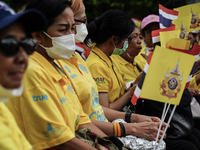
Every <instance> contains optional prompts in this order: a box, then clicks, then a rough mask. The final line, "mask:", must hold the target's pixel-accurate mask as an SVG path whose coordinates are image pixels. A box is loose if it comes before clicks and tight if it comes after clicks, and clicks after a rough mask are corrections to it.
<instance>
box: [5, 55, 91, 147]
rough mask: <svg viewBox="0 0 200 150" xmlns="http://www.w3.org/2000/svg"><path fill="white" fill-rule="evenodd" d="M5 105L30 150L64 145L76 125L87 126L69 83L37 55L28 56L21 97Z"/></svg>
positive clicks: (84, 116)
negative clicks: (28, 143) (25, 138)
mask: <svg viewBox="0 0 200 150" xmlns="http://www.w3.org/2000/svg"><path fill="white" fill-rule="evenodd" d="M7 106H8V108H9V109H10V111H11V112H12V113H13V115H14V117H15V119H16V121H17V123H18V125H19V127H20V129H21V130H22V132H23V133H24V134H25V136H26V137H27V139H28V140H29V142H30V143H31V144H32V145H33V149H47V148H51V147H54V146H57V145H60V144H63V143H65V142H67V141H69V140H71V139H72V138H74V137H75V130H77V129H78V127H79V125H81V124H86V123H90V119H89V117H88V116H87V115H86V114H85V113H83V110H82V106H81V104H80V102H79V100H78V98H77V96H76V94H75V92H74V90H73V88H72V86H71V84H70V82H69V80H67V79H63V78H62V76H61V75H60V74H59V73H58V71H57V70H56V69H55V68H54V66H53V65H51V64H50V63H49V62H48V61H47V60H46V59H45V58H44V57H43V56H42V55H40V54H39V53H37V52H34V54H33V55H31V56H30V57H29V65H28V68H27V71H26V73H25V75H24V91H23V93H22V95H21V96H20V97H17V98H12V99H9V100H8V102H7Z"/></svg>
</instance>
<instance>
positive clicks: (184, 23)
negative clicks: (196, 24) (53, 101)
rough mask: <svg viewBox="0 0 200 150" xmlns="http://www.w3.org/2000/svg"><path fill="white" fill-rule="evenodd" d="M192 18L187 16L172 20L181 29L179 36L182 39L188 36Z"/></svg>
mask: <svg viewBox="0 0 200 150" xmlns="http://www.w3.org/2000/svg"><path fill="white" fill-rule="evenodd" d="M190 20H191V16H185V17H181V18H178V19H176V20H173V21H172V23H173V24H175V25H176V28H178V29H180V35H179V37H180V38H181V39H187V38H188V35H189V29H190Z"/></svg>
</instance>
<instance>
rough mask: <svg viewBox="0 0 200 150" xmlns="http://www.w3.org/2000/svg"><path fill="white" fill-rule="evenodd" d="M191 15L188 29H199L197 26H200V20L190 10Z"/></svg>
mask: <svg viewBox="0 0 200 150" xmlns="http://www.w3.org/2000/svg"><path fill="white" fill-rule="evenodd" d="M191 13H192V18H191V26H190V29H191V28H194V29H195V28H197V27H199V24H200V19H199V16H198V15H196V14H194V13H193V11H192V9H191Z"/></svg>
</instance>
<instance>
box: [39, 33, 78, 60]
mask: <svg viewBox="0 0 200 150" xmlns="http://www.w3.org/2000/svg"><path fill="white" fill-rule="evenodd" d="M43 33H44V34H46V35H47V36H48V37H49V38H51V39H52V45H53V46H52V47H44V46H43V45H41V44H39V43H38V44H39V45H40V46H41V47H43V48H44V49H46V51H47V54H48V55H49V57H51V58H52V59H70V57H71V56H72V54H73V53H74V51H75V49H76V46H75V40H74V34H68V35H64V36H59V37H51V36H49V35H48V34H47V33H46V32H44V31H43Z"/></svg>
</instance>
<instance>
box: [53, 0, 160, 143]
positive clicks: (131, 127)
mask: <svg viewBox="0 0 200 150" xmlns="http://www.w3.org/2000/svg"><path fill="white" fill-rule="evenodd" d="M73 2H74V3H75V4H72V9H73V11H74V14H75V16H74V18H75V21H76V26H77V25H81V24H82V25H81V26H83V21H85V7H84V4H83V3H82V0H75V1H73ZM77 5H78V6H77ZM77 9H78V10H77ZM85 30H86V31H85ZM85 33H87V29H86V27H85V28H82V31H81V30H77V33H76V37H79V39H82V41H81V42H83V40H84V39H85V37H86V35H87V34H85ZM80 37H81V38H80ZM55 62H56V63H57V64H58V65H59V66H60V67H61V68H62V70H63V71H64V73H65V74H66V76H67V77H68V78H69V79H70V82H71V84H72V85H73V88H74V90H75V92H76V94H77V96H78V98H79V101H80V102H81V105H82V107H83V110H84V112H85V113H86V114H88V116H89V117H90V119H91V121H92V122H93V123H94V124H95V125H96V126H98V128H100V129H101V130H102V131H103V132H104V133H106V134H107V135H109V136H112V135H114V132H113V124H112V123H106V122H105V121H106V120H107V119H108V120H109V121H113V120H115V119H119V118H121V119H124V120H125V112H120V111H115V110H112V109H110V108H106V107H101V105H99V99H98V97H99V95H98V89H97V85H96V83H95V82H94V80H93V78H92V76H91V73H90V71H89V69H88V67H87V65H86V63H85V62H84V60H83V59H82V58H81V56H80V55H79V54H78V53H74V54H73V55H72V56H71V58H70V59H66V60H56V61H55ZM80 87H81V88H80ZM104 114H105V116H106V118H107V119H106V118H105V116H104ZM129 119H130V122H132V123H128V124H124V127H125V130H126V134H127V135H135V136H138V137H143V138H146V139H149V140H154V138H155V136H156V132H157V127H158V124H159V119H158V118H155V117H147V116H142V115H136V114H130V116H129ZM153 121H154V122H153ZM134 122H137V124H135V123H134ZM149 126H151V128H152V129H153V130H149V129H148V130H146V128H149ZM141 133H142V134H141ZM147 133H148V134H147Z"/></svg>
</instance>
